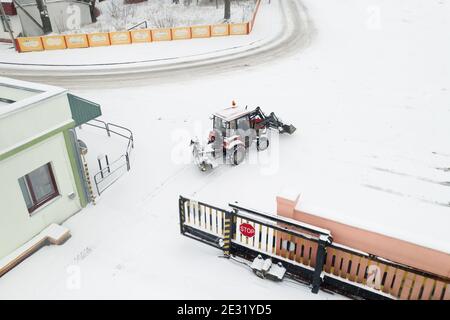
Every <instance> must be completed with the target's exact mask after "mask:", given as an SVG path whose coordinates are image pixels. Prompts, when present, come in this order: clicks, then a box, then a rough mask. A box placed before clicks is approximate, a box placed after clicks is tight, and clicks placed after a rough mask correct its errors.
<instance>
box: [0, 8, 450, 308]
mask: <svg viewBox="0 0 450 320" xmlns="http://www.w3.org/2000/svg"><path fill="white" fill-rule="evenodd" d="M272 2H273V3H276V2H274V0H272ZM280 2H281V3H282V6H281V7H282V8H283V7H284V8H285V11H284V12H285V13H286V14H287V18H288V20H287V21H288V26H287V27H286V28H287V29H288V30H290V28H292V29H293V30H296V32H288V34H290V36H289V37H288V39H289V40H280V41H283V42H284V44H283V45H282V46H280V47H276V48H272V49H270V50H268V51H267V52H265V51H262V52H261V53H258V55H257V56H252V57H243V58H240V59H242V60H240V59H233V60H230V61H227V62H221V63H220V64H216V63H213V64H211V65H205V66H200V67H199V68H196V69H193V68H188V69H185V70H181V71H180V70H173V71H171V72H169V73H167V74H165V73H163V72H156V73H149V74H146V73H144V74H140V75H133V77H134V76H136V77H137V78H138V79H139V80H138V81H137V82H136V84H135V85H130V80H129V79H130V77H132V75H120V76H118V77H119V78H118V79H116V80H113V79H112V78H111V77H110V76H108V77H107V78H105V79H101V80H98V81H89V79H86V83H87V86H89V88H88V87H86V86H84V87H83V88H81V87H78V85H77V86H76V88H75V89H76V90H75V92H76V93H77V94H80V95H82V96H84V97H86V98H88V99H91V100H94V101H97V102H99V103H100V104H101V105H102V110H103V114H104V118H105V119H107V120H109V121H111V122H115V123H120V124H123V125H125V126H127V127H129V128H131V129H132V130H133V132H134V134H135V138H136V148H135V150H134V151H133V152H134V153H133V158H132V170H131V171H130V172H129V173H128V174H127V175H125V176H123V177H122V178H121V179H120V180H118V182H117V183H116V184H115V185H113V186H112V187H111V188H110V189H108V190H107V191H106V192H105V193H104V194H103V195H102V196H101V198H100V199H99V202H98V204H97V205H96V206H95V207H89V208H88V209H86V210H84V211H83V212H81V213H80V214H78V215H76V216H74V217H73V218H71V219H69V220H68V221H67V222H66V224H65V225H66V226H67V227H68V228H70V230H71V231H72V234H73V237H72V239H70V240H69V241H68V242H67V243H66V244H65V245H64V246H61V247H47V248H44V249H43V250H41V251H39V252H38V253H36V254H35V255H33V256H32V257H31V258H29V259H27V260H26V261H25V262H24V263H22V264H21V265H19V266H18V267H17V268H16V269H14V270H13V271H12V272H10V273H8V274H7V275H5V276H4V277H3V278H2V279H1V280H0V298H7V297H8V298H17V297H24V298H36V297H37V298H82V297H83V298H96V297H97V298H98V297H100V298H122V297H123V298H226V299H229V298H266V299H277V298H292V299H295V298H304V299H308V298H311V299H314V298H321V299H327V298H338V297H337V296H330V295H328V294H326V293H323V292H321V293H320V295H317V296H316V295H311V294H310V293H309V290H308V289H307V288H305V287H302V286H300V285H295V284H293V283H289V282H285V283H272V282H269V281H267V280H261V279H258V278H256V277H255V276H254V275H252V274H251V272H250V271H249V270H248V269H246V268H245V267H243V266H242V265H240V264H235V263H234V262H232V261H227V260H224V259H220V258H217V256H218V255H219V252H218V251H217V250H215V249H213V248H209V247H207V246H204V245H203V244H200V243H197V242H195V241H193V240H190V239H185V238H183V237H182V236H180V235H179V228H178V212H177V205H178V203H177V199H178V195H179V194H183V195H186V196H195V197H198V198H199V199H202V200H203V201H205V202H210V203H216V204H218V205H221V206H223V205H226V204H227V203H228V202H233V201H239V202H240V203H241V204H242V205H248V206H250V207H253V208H259V209H262V210H265V211H271V212H273V211H274V210H275V196H276V195H277V193H278V192H280V191H281V190H282V189H284V188H290V189H295V190H299V191H301V192H302V205H303V206H304V209H305V210H309V211H311V212H314V213H317V214H321V215H324V216H326V217H330V218H332V219H335V220H339V221H343V222H346V223H350V224H352V225H357V226H361V227H363V228H367V229H370V230H374V231H379V232H383V233H386V234H389V235H392V236H394V237H398V238H402V239H405V240H408V241H413V242H417V243H420V244H422V245H425V246H428V247H432V248H436V249H439V250H443V251H445V252H450V235H449V232H448V228H449V226H450V214H449V213H450V208H449V206H448V203H449V201H450V197H449V186H448V183H447V182H448V181H450V174H449V169H448V168H450V152H449V151H448V137H449V136H450V127H449V126H448V122H449V121H448V120H449V119H450V107H449V102H448V101H450V80H449V79H450V61H449V59H448V57H449V56H450V42H448V41H442V38H443V36H444V35H445V32H446V30H450V20H449V19H448V17H449V16H450V1H448V0H430V1H426V2H424V1H422V0H408V1H403V0H379V1H373V0H340V1H335V0H303V1H298V0H281V1H280ZM305 17H309V18H310V20H309V19H306V20H305ZM305 21H308V24H307V26H308V28H307V29H304V28H306V26H305ZM264 22H265V23H270V21H264ZM312 22H313V23H314V24H312ZM33 79H35V80H36V79H37V76H35V77H34V78H33ZM43 79H45V80H49V78H47V77H43ZM57 81H58V83H59V84H67V85H70V82H71V80H70V79H67V80H64V79H61V81H59V80H57ZM75 83H76V81H75V80H74V81H73V84H75ZM117 87H121V88H120V89H117ZM232 99H235V100H236V101H237V102H238V103H240V104H244V105H245V104H248V105H250V106H257V105H259V106H261V107H262V109H263V110H265V111H267V112H270V111H275V112H276V113H277V114H278V115H280V116H281V117H282V118H283V119H284V120H286V121H287V122H292V123H293V124H294V125H295V126H296V127H297V128H298V131H297V132H296V133H295V134H294V135H292V136H287V137H284V136H283V137H281V138H280V140H279V143H273V144H272V145H271V147H270V149H269V150H268V152H265V153H261V154H260V159H259V160H260V161H259V163H258V164H250V163H245V164H243V165H240V166H238V167H227V166H224V167H220V168H218V170H216V171H214V172H212V173H210V174H204V173H201V172H199V170H198V169H197V168H196V167H195V166H194V165H192V164H190V163H188V162H183V161H182V159H180V158H179V157H178V155H179V154H180V150H181V151H182V150H183V147H184V146H186V145H187V142H188V141H189V138H190V137H191V136H193V135H195V134H199V133H200V134H201V135H202V136H204V135H205V131H206V130H207V129H209V127H210V121H209V119H208V117H209V114H211V113H212V112H213V111H215V110H217V109H221V108H223V107H226V106H228V105H229V104H230V102H231V100H232ZM81 134H82V133H80V135H81ZM85 142H86V143H88V144H89V143H90V141H89V139H88V136H87V135H86V139H85ZM105 148H107V146H106V145H98V144H95V143H94V141H92V143H91V144H89V150H90V151H89V152H92V153H94V154H97V153H104V152H107V150H105ZM251 154H253V155H255V154H256V151H255V150H251ZM77 270H78V271H80V272H81V273H80V274H81V279H82V281H81V286H80V287H79V288H73V287H70V286H68V285H67V283H68V281H70V280H71V279H72V278H71V276H73V274H74V272H77Z"/></svg>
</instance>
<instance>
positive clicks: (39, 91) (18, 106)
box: [0, 77, 67, 118]
mask: <svg viewBox="0 0 450 320" xmlns="http://www.w3.org/2000/svg"><path fill="white" fill-rule="evenodd" d="M2 87H3V89H4V88H7V87H9V88H14V89H19V90H24V91H28V92H30V91H31V92H35V93H36V94H35V95H33V96H31V97H28V98H25V99H22V100H20V101H16V102H14V103H11V104H6V105H4V106H2V107H1V108H0V118H3V117H6V116H7V115H9V114H11V113H13V112H17V111H19V110H22V109H24V108H26V107H28V106H30V105H32V104H34V103H36V102H38V101H42V100H45V99H48V98H50V97H53V96H56V95H58V94H61V93H63V92H66V91H67V90H66V89H64V88H60V87H55V86H50V85H46V84H40V83H34V82H28V81H22V80H16V79H11V78H6V77H0V96H1V95H2Z"/></svg>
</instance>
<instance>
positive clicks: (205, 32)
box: [191, 26, 211, 38]
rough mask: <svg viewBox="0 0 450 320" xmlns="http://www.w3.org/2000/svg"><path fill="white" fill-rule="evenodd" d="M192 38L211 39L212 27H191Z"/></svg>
mask: <svg viewBox="0 0 450 320" xmlns="http://www.w3.org/2000/svg"><path fill="white" fill-rule="evenodd" d="M191 33H192V38H209V37H211V26H195V27H191Z"/></svg>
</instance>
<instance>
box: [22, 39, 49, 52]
mask: <svg viewBox="0 0 450 320" xmlns="http://www.w3.org/2000/svg"><path fill="white" fill-rule="evenodd" d="M17 44H18V48H19V52H30V51H42V50H44V46H43V45H42V40H41V37H27V38H17Z"/></svg>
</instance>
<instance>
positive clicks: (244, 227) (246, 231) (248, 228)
mask: <svg viewBox="0 0 450 320" xmlns="http://www.w3.org/2000/svg"><path fill="white" fill-rule="evenodd" d="M239 231H241V233H242V234H243V235H244V236H246V237H249V238H252V237H253V236H254V235H255V228H254V227H253V226H252V225H251V224H248V223H243V224H241V225H240V226H239Z"/></svg>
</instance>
